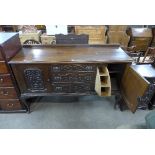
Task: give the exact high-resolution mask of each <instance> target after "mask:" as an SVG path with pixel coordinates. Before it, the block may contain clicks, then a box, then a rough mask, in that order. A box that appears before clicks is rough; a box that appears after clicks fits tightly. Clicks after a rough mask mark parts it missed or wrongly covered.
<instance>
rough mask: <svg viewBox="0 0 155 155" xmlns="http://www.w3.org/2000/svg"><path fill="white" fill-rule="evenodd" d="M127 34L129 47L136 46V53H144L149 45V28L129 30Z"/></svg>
mask: <svg viewBox="0 0 155 155" xmlns="http://www.w3.org/2000/svg"><path fill="white" fill-rule="evenodd" d="M128 34H129V35H130V42H129V46H136V51H141V52H143V53H145V51H146V50H147V48H148V47H149V46H150V44H151V40H152V30H151V29H149V28H130V29H129V31H128Z"/></svg>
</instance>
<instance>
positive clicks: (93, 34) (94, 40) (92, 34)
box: [75, 26, 107, 44]
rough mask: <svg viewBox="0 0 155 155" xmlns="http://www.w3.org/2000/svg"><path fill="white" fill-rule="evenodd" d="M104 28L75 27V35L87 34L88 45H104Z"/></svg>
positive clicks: (105, 40) (105, 38) (105, 39)
mask: <svg viewBox="0 0 155 155" xmlns="http://www.w3.org/2000/svg"><path fill="white" fill-rule="evenodd" d="M106 30H107V29H106V27H105V26H75V33H76V34H88V35H89V44H105V43H106V42H107V37H106V36H105V33H106Z"/></svg>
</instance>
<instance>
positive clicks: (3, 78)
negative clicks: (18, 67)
mask: <svg viewBox="0 0 155 155" xmlns="http://www.w3.org/2000/svg"><path fill="white" fill-rule="evenodd" d="M10 86H13V84H12V80H11V77H10V74H2V75H1V74H0V87H10Z"/></svg>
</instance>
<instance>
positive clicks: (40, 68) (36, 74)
mask: <svg viewBox="0 0 155 155" xmlns="http://www.w3.org/2000/svg"><path fill="white" fill-rule="evenodd" d="M12 69H13V72H14V74H15V78H16V80H17V83H18V86H19V88H20V91H21V93H47V92H50V91H51V85H50V84H49V80H50V79H49V65H46V64H44V65H39V64H35V65H33V64H28V65H26V64H21V65H19V64H18V65H12Z"/></svg>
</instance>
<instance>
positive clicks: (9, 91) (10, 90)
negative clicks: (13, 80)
mask: <svg viewBox="0 0 155 155" xmlns="http://www.w3.org/2000/svg"><path fill="white" fill-rule="evenodd" d="M0 99H17V93H16V90H15V88H14V87H0Z"/></svg>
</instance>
